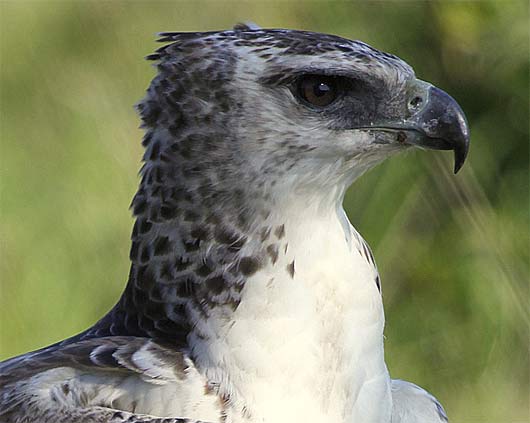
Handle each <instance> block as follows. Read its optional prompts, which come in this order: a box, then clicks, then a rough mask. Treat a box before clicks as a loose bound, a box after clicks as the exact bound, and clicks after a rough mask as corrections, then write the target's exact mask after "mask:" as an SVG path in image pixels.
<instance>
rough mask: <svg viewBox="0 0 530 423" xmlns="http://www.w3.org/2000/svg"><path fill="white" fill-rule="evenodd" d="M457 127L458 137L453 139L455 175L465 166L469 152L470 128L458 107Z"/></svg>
mask: <svg viewBox="0 0 530 423" xmlns="http://www.w3.org/2000/svg"><path fill="white" fill-rule="evenodd" d="M456 121H457V124H456V126H457V127H458V129H459V130H458V132H457V135H456V136H455V137H454V139H453V143H452V144H453V151H454V155H455V170H454V172H455V175H456V174H457V173H458V171H459V170H460V169H461V168H462V166H463V165H464V162H465V161H466V158H467V153H468V152H469V126H468V124H467V120H466V117H465V115H464V112H463V111H462V109H460V107H458V112H457V113H456Z"/></svg>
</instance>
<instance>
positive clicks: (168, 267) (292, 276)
mask: <svg viewBox="0 0 530 423" xmlns="http://www.w3.org/2000/svg"><path fill="white" fill-rule="evenodd" d="M160 37H161V38H160V40H159V41H161V42H163V43H164V45H163V46H162V47H161V48H159V49H158V50H157V51H156V52H155V53H154V54H151V55H150V56H148V59H150V60H152V61H154V64H155V66H156V69H157V75H156V76H155V77H154V79H153V80H152V82H151V84H150V86H149V88H148V90H147V94H146V96H145V98H144V99H143V100H142V101H141V102H140V103H139V105H138V111H139V114H140V116H141V119H142V126H143V128H144V129H145V136H144V138H143V146H144V147H145V154H144V156H143V162H144V164H143V167H142V169H141V172H140V175H141V182H140V184H139V188H138V191H137V193H136V195H135V196H134V199H133V201H132V205H131V208H132V211H133V214H134V216H135V223H134V228H133V230H132V237H131V239H132V245H131V249H130V260H131V267H130V273H129V277H128V282H127V285H126V288H125V290H124V292H123V294H122V296H121V298H120V299H119V301H118V302H117V303H116V305H115V306H114V307H113V308H112V309H111V310H110V311H109V312H108V314H107V315H105V316H104V317H103V318H101V320H99V321H98V322H97V323H96V324H94V325H93V326H92V327H90V328H89V329H87V330H86V331H84V332H82V333H80V334H78V335H76V336H73V337H71V338H69V339H66V340H64V341H61V342H59V343H56V344H54V345H51V346H49V347H45V348H43V349H40V350H37V351H34V352H30V353H27V354H24V355H21V356H18V357H14V358H11V359H8V360H6V361H4V362H2V363H1V364H0V421H1V422H3V423H30V422H55V423H74V422H76V423H96V422H108V423H122V422H129V423H140V422H146V423H147V422H152V423H154V422H157V423H200V422H208V423H330V422H334V423H420V422H421V423H443V422H447V421H448V420H447V416H446V414H445V412H444V410H443V408H442V406H441V405H440V404H439V402H438V401H437V400H436V399H435V398H434V397H433V396H432V395H430V394H429V393H427V392H426V391H424V390H423V389H422V388H420V387H418V386H416V385H414V384H412V383H409V382H405V381H401V380H393V379H391V377H390V376H389V372H388V370H387V367H386V365H385V360H384V345H383V329H384V323H385V319H384V313H383V303H382V298H381V283H380V278H379V275H378V271H377V267H376V264H375V260H374V257H373V256H372V253H371V251H370V248H369V246H368V244H367V243H366V242H365V240H364V239H363V238H362V237H361V235H360V234H359V233H358V232H357V231H356V230H355V228H354V227H353V226H352V225H351V224H350V222H349V220H348V218H347V216H346V214H345V212H344V210H343V208H342V202H343V198H344V194H345V192H346V189H347V188H348V187H349V186H350V185H351V184H352V183H353V181H354V180H355V179H357V178H358V177H359V176H361V175H362V174H363V173H364V172H365V171H367V170H368V169H370V168H372V167H373V166H375V165H376V164H378V163H380V162H381V161H383V160H384V159H385V158H387V157H389V156H392V155H394V154H396V153H399V152H401V151H405V150H408V149H411V148H415V147H419V148H424V149H435V150H452V151H453V152H454V160H455V169H454V170H455V173H456V172H457V171H458V170H459V169H460V167H461V166H462V164H463V163H464V161H465V159H466V155H467V152H468V148H469V129H468V124H467V122H466V118H465V116H464V113H463V111H462V109H461V108H460V107H459V105H458V104H457V103H456V101H455V100H454V99H453V98H452V97H450V96H449V95H448V94H446V93H445V92H444V91H442V90H440V89H439V88H436V87H435V86H433V85H431V84H429V83H427V82H424V81H422V80H419V79H417V78H416V76H415V74H414V71H413V69H412V68H411V67H410V66H409V65H408V64H407V63H405V62H404V61H403V60H401V59H399V58H398V57H396V56H394V55H392V54H388V53H384V52H382V51H379V50H377V49H375V48H373V47H370V46H369V45H367V44H365V43H363V42H360V41H351V40H348V39H344V38H341V37H338V36H334V35H326V34H320V33H314V32H306V31H298V30H285V29H261V28H258V27H256V26H254V25H245V24H240V25H236V27H234V29H233V30H224V31H213V32H193V33H180V32H167V33H161V35H160ZM357 206H358V207H362V204H358V205H357Z"/></svg>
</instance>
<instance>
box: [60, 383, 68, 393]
mask: <svg viewBox="0 0 530 423" xmlns="http://www.w3.org/2000/svg"><path fill="white" fill-rule="evenodd" d="M61 390H62V391H63V394H65V395H68V394H69V393H70V385H68V383H63V384H62V385H61Z"/></svg>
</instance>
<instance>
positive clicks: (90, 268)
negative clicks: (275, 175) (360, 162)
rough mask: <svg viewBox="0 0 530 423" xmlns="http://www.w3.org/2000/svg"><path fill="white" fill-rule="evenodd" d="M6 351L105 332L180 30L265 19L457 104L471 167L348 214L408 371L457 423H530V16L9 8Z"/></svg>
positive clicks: (520, 12)
mask: <svg viewBox="0 0 530 423" xmlns="http://www.w3.org/2000/svg"><path fill="white" fill-rule="evenodd" d="M0 11H1V16H0V28H1V29H0V31H1V33H0V35H1V40H0V42H1V113H2V115H1V122H0V124H1V125H0V131H1V143H2V144H1V151H0V152H1V163H2V166H1V169H2V174H1V184H2V196H1V212H2V218H1V221H0V225H1V234H2V235H1V237H2V247H1V258H2V259H1V274H0V277H1V297H0V323H1V333H0V341H1V349H0V358H7V357H9V356H11V355H14V354H19V353H22V352H25V351H28V350H30V349H35V348H38V347H41V346H44V345H47V344H49V343H51V342H54V341H56V340H59V339H62V338H65V337H67V336H70V335H72V334H74V333H76V332H79V331H81V330H82V329H84V328H86V327H87V326H89V325H91V324H92V323H93V322H94V321H95V320H96V319H97V318H99V317H100V316H101V315H102V314H103V313H105V312H106V311H107V310H108V309H109V308H110V307H111V306H112V304H113V303H114V302H115V301H116V300H117V298H118V296H119V294H120V292H121V290H122V288H123V286H124V283H125V279H126V275H127V272H128V259H127V253H128V248H129V245H128V244H129V241H128V238H129V231H130V228H131V225H132V220H131V218H130V214H129V212H128V210H127V205H128V204H129V201H130V199H131V197H132V195H133V193H134V191H135V188H136V185H137V177H136V172H137V169H138V168H139V159H140V156H141V148H140V137H141V132H140V131H139V130H138V129H137V125H138V119H137V117H136V116H135V113H134V111H133V108H132V105H133V104H134V103H135V102H136V101H137V100H138V99H139V98H140V97H141V96H142V95H143V89H144V88H145V87H146V86H147V84H148V82H149V80H150V79H151V77H152V76H153V74H154V71H153V70H152V68H150V67H149V65H148V64H147V63H144V62H142V57H143V56H145V55H146V54H148V53H149V52H151V51H152V50H153V49H154V48H155V47H156V46H155V45H154V43H153V38H154V34H155V33H156V32H158V31H163V30H183V31H186V30H208V29H220V28H228V27H230V26H232V25H233V23H235V22H236V21H239V20H246V19H252V20H255V21H257V22H258V23H259V24H261V25H262V26H267V27H294V28H302V29H308V30H314V31H322V32H332V33H336V34H339V35H343V36H346V37H350V38H358V39H362V40H364V41H366V42H369V43H371V44H373V45H374V46H375V47H379V48H381V49H384V50H386V51H390V52H392V53H395V54H398V55H399V56H401V57H403V58H404V59H405V60H407V61H408V62H409V63H410V64H411V65H413V66H414V68H415V69H416V71H417V74H418V76H419V77H420V78H423V79H426V80H429V81H431V82H433V83H435V84H436V85H438V86H440V87H441V88H443V89H445V90H446V91H448V92H449V93H451V94H452V95H453V96H454V97H455V98H456V99H457V100H458V101H459V102H460V104H461V105H462V107H463V109H464V110H465V111H466V113H467V115H468V118H469V121H470V124H471V130H472V148H471V152H470V158H469V162H468V163H467V164H466V166H465V167H464V169H463V171H462V172H461V173H460V174H459V175H458V176H456V177H455V176H453V175H451V174H450V169H451V163H450V157H449V156H448V155H447V154H445V153H439V152H436V153H433V152H414V153H410V154H408V155H406V156H402V157H398V158H394V159H392V160H391V161H389V162H387V163H385V164H383V165H381V166H379V167H378V168H377V169H375V170H373V171H371V172H370V173H369V174H367V175H366V176H365V177H363V178H362V179H361V180H360V181H359V182H358V183H356V184H355V185H354V187H353V188H352V189H351V190H350V193H349V195H348V197H347V201H346V208H347V211H348V214H349V215H350V218H351V220H352V222H353V223H354V225H355V226H356V227H358V228H359V229H360V231H361V233H363V235H364V236H365V238H366V239H367V240H368V241H369V242H370V244H371V245H372V246H373V249H374V252H375V256H376V259H377V261H378V264H379V267H380V272H381V274H382V279H383V287H384V300H385V307H386V315H387V329H386V337H387V339H386V350H387V362H388V364H389V368H390V370H391V373H392V374H393V375H394V376H396V377H401V378H406V379H409V380H412V381H415V382H417V383H419V384H421V385H422V386H424V387H426V388H428V389H429V390H431V391H432V392H433V393H434V394H435V395H437V396H438V397H439V398H440V400H441V401H442V402H443V403H444V404H445V406H446V408H447V410H448V412H449V414H450V416H451V418H452V421H453V422H462V423H465V422H480V423H501V422H502V423H505V422H506V423H507V422H527V421H528V419H529V415H528V398H529V380H528V375H529V373H528V350H527V345H528V334H529V333H528V323H529V320H528V319H529V318H528V310H529V301H528V299H529V296H528V294H529V293H528V266H529V255H528V119H529V110H528V5H527V4H526V3H525V2H522V1H521V2H517V1H511V2H494V1H493V2H485V1H483V2H439V3H429V2H407V3H398V2H372V3H359V2H355V3H334V2H321V3H320V2H311V3H304V2H278V3H271V2H267V3H252V2H242V3H238V2H193V3H191V2H190V3H183V2H154V1H151V2H118V1H114V2H25V1H20V2H2V3H0Z"/></svg>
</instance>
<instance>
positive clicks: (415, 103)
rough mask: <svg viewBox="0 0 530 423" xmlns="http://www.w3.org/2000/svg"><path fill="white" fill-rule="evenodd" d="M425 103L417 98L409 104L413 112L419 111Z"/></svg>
mask: <svg viewBox="0 0 530 423" xmlns="http://www.w3.org/2000/svg"><path fill="white" fill-rule="evenodd" d="M422 103H423V98H421V97H419V96H416V97H414V98H413V99H412V100H410V102H409V107H410V108H411V110H417V109H418V108H419V107H421V104H422Z"/></svg>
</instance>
